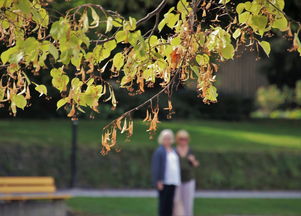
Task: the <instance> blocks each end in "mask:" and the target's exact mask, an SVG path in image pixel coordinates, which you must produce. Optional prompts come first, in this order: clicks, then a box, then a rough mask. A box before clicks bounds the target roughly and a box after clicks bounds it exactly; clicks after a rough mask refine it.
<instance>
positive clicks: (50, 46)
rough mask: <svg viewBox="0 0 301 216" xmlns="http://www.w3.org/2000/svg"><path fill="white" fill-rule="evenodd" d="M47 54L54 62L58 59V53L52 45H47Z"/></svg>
mask: <svg viewBox="0 0 301 216" xmlns="http://www.w3.org/2000/svg"><path fill="white" fill-rule="evenodd" d="M49 53H50V54H51V55H52V56H53V58H54V60H57V59H58V57H59V52H58V50H57V48H56V47H55V46H54V45H53V44H52V43H50V44H49Z"/></svg>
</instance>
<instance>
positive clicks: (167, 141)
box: [158, 129, 175, 147]
mask: <svg viewBox="0 0 301 216" xmlns="http://www.w3.org/2000/svg"><path fill="white" fill-rule="evenodd" d="M174 139H175V138H174V133H173V132H172V130H170V129H164V130H162V131H161V133H160V134H159V137H158V143H159V144H160V145H162V146H164V147H170V146H171V145H172V144H173V143H174Z"/></svg>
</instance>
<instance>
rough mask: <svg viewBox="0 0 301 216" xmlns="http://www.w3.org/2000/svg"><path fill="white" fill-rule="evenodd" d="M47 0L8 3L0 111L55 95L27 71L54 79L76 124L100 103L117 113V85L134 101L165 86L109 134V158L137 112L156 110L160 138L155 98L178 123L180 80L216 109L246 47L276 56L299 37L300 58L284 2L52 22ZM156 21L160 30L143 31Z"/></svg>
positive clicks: (193, 5)
mask: <svg viewBox="0 0 301 216" xmlns="http://www.w3.org/2000/svg"><path fill="white" fill-rule="evenodd" d="M48 1H49V0H48ZM48 1H46V0H0V8H1V14H0V18H1V19H0V41H1V46H2V47H3V50H2V53H1V66H0V105H1V104H2V106H3V104H9V109H10V112H11V113H12V114H13V115H16V113H17V109H18V108H19V109H24V108H25V107H27V106H29V105H30V102H29V101H30V97H31V96H30V94H31V91H32V90H33V89H34V90H35V91H38V92H39V93H40V95H41V96H42V95H47V88H46V86H45V85H44V84H43V83H35V82H33V81H31V80H30V79H29V78H28V74H29V73H33V74H35V75H40V74H41V73H49V74H50V76H51V78H52V86H53V87H54V88H55V89H57V91H59V92H60V93H61V96H62V97H61V99H60V100H59V101H58V102H57V109H60V108H62V107H64V108H65V109H66V110H67V113H68V114H67V115H68V117H70V118H73V119H76V118H77V115H78V113H79V112H85V108H90V109H92V110H93V111H95V112H98V110H99V107H100V103H105V102H109V103H111V104H112V107H113V108H115V107H116V106H117V100H116V97H115V94H114V91H115V89H116V86H118V88H125V89H127V90H128V91H129V93H130V94H132V95H135V94H142V93H143V92H144V91H145V89H146V88H150V87H153V86H154V85H156V84H158V85H160V86H161V87H162V89H161V90H160V91H159V92H158V93H157V94H155V95H154V96H153V97H151V98H150V99H149V100H147V101H146V102H145V103H143V104H140V105H138V106H137V107H134V108H133V109H132V110H129V111H128V112H126V113H124V114H123V115H122V116H120V117H119V118H118V119H116V120H114V121H112V122H111V123H110V124H109V125H107V127H105V128H104V133H103V136H102V145H103V151H102V152H103V153H106V152H107V151H109V150H110V149H111V148H112V147H113V146H115V144H116V136H117V130H120V131H121V133H128V135H129V136H130V135H132V133H133V121H132V120H131V114H132V113H133V112H134V111H135V110H137V109H139V108H141V107H143V106H146V105H149V106H148V108H147V111H146V118H145V119H144V121H146V122H149V125H150V126H149V131H150V132H153V131H155V130H156V128H157V123H158V113H159V108H158V106H157V105H156V100H158V98H159V96H160V94H162V93H166V94H167V95H168V104H167V108H166V110H167V111H168V112H169V116H170V115H171V114H172V102H171V96H172V92H173V90H175V89H176V88H177V85H178V84H179V83H181V82H186V81H188V80H191V79H196V80H197V83H198V84H197V91H199V97H201V98H202V99H203V102H204V103H208V104H209V103H215V102H217V96H218V94H217V90H216V87H215V86H214V82H215V74H216V72H217V71H218V68H219V66H218V65H219V63H221V62H225V61H228V60H231V59H233V58H234V57H236V56H239V51H238V50H239V49H238V48H239V47H241V46H246V47H250V48H251V49H253V50H257V51H258V50H260V49H262V50H263V51H264V52H265V53H266V55H267V56H269V54H270V51H271V46H270V43H269V42H268V38H270V37H273V36H274V34H275V32H277V34H278V33H279V32H281V33H282V35H285V37H286V38H287V39H289V40H290V39H291V40H292V48H291V50H290V51H297V52H299V53H300V55H301V42H300V39H299V32H300V29H301V27H300V26H301V25H300V22H298V21H294V20H292V19H290V18H289V17H288V16H287V15H286V14H285V12H284V11H283V10H284V7H285V2H284V0H252V1H245V2H243V3H239V4H235V3H233V2H232V1H231V0H219V1H213V0H192V1H187V0H180V1H178V2H177V3H176V4H175V5H174V6H173V7H171V8H170V9H169V10H168V11H167V12H166V13H165V14H164V15H163V14H161V13H162V11H163V10H165V6H166V2H167V1H166V0H163V1H162V2H161V3H160V4H159V5H158V6H157V8H156V9H155V10H154V11H152V12H150V13H149V14H147V15H146V16H145V17H143V18H142V19H140V20H136V19H135V18H133V17H123V16H122V15H120V14H119V13H117V12H114V11H111V10H108V9H105V8H103V7H102V6H101V5H96V4H82V5H79V6H77V7H75V8H72V9H70V10H68V11H67V12H66V14H64V15H60V17H50V16H49V13H48V11H47V8H48V6H47V5H48ZM151 19H154V23H153V25H152V26H151V27H150V28H149V29H147V31H145V30H143V31H142V30H141V26H143V24H145V23H146V22H147V21H149V20H151ZM91 34H93V36H95V35H96V36H97V39H96V40H94V39H92V38H91V37H90V35H91ZM32 87H34V88H32Z"/></svg>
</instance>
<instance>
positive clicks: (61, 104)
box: [56, 98, 68, 110]
mask: <svg viewBox="0 0 301 216" xmlns="http://www.w3.org/2000/svg"><path fill="white" fill-rule="evenodd" d="M67 102H68V99H67V98H62V99H60V100H59V101H58V102H57V103H56V109H57V110H58V109H59V108H61V107H62V106H64V105H65V104H66V103H67Z"/></svg>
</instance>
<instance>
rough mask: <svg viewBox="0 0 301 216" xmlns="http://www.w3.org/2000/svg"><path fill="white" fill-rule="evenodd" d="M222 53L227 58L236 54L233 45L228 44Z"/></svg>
mask: <svg viewBox="0 0 301 216" xmlns="http://www.w3.org/2000/svg"><path fill="white" fill-rule="evenodd" d="M221 55H222V56H223V57H224V58H225V59H233V56H234V47H233V45H232V44H228V45H227V46H226V47H225V48H223V49H222V53H221Z"/></svg>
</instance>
